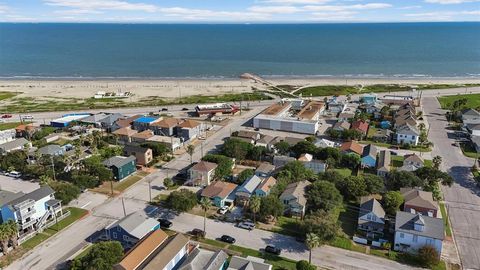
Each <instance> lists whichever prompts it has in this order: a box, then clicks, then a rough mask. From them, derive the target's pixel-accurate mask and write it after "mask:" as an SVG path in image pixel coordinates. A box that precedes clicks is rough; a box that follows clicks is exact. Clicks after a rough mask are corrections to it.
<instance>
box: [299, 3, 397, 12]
mask: <svg viewBox="0 0 480 270" xmlns="http://www.w3.org/2000/svg"><path fill="white" fill-rule="evenodd" d="M391 6H392V5H390V4H386V3H368V4H356V5H337V6H333V5H324V6H305V7H304V9H305V10H308V11H314V12H325V11H344V10H370V9H383V8H389V7H391Z"/></svg>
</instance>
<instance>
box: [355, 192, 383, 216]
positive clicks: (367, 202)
mask: <svg viewBox="0 0 480 270" xmlns="http://www.w3.org/2000/svg"><path fill="white" fill-rule="evenodd" d="M368 213H374V214H375V215H376V216H377V217H379V218H385V210H383V207H382V205H381V204H380V203H379V202H378V201H377V200H376V199H375V198H372V197H370V196H364V197H361V198H360V212H359V214H358V215H359V216H360V217H361V216H363V215H365V214H368Z"/></svg>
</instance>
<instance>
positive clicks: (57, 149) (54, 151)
mask: <svg viewBox="0 0 480 270" xmlns="http://www.w3.org/2000/svg"><path fill="white" fill-rule="evenodd" d="M38 153H39V154H40V155H42V156H63V155H64V154H65V149H64V148H63V147H61V146H60V145H56V144H49V145H46V146H44V147H41V148H39V149H38Z"/></svg>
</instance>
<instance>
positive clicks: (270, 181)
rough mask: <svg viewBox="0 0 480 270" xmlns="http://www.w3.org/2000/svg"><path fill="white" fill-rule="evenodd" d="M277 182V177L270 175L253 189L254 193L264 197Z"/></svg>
mask: <svg viewBox="0 0 480 270" xmlns="http://www.w3.org/2000/svg"><path fill="white" fill-rule="evenodd" d="M276 184H277V179H275V178H273V177H272V176H270V177H268V178H266V179H264V180H263V181H262V183H260V185H258V187H257V188H256V189H255V195H257V196H259V197H266V196H268V195H269V194H270V191H271V190H272V188H273V187H274V186H275V185H276Z"/></svg>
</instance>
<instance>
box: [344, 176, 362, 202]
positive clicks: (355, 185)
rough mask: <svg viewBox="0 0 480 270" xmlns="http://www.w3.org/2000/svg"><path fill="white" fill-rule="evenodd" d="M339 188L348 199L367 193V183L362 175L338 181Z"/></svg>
mask: <svg viewBox="0 0 480 270" xmlns="http://www.w3.org/2000/svg"><path fill="white" fill-rule="evenodd" d="M337 189H338V190H340V191H341V193H342V195H343V196H344V197H345V198H346V199H356V198H358V197H360V196H364V195H367V185H366V184H365V180H364V179H363V177H361V176H354V175H351V176H348V177H347V178H345V179H344V180H343V181H342V182H339V183H337Z"/></svg>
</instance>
